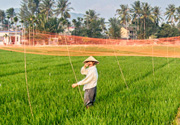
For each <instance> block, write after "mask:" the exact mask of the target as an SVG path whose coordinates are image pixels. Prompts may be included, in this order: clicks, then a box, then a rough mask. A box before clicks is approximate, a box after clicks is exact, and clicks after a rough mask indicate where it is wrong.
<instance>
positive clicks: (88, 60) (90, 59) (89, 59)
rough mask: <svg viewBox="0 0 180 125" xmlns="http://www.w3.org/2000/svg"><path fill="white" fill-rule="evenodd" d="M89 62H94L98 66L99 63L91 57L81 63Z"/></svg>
mask: <svg viewBox="0 0 180 125" xmlns="http://www.w3.org/2000/svg"><path fill="white" fill-rule="evenodd" d="M90 61H92V62H96V64H99V61H97V60H96V59H95V58H94V57H93V56H90V57H88V58H87V59H86V60H84V62H83V63H86V62H90Z"/></svg>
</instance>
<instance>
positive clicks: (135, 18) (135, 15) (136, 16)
mask: <svg viewBox="0 0 180 125" xmlns="http://www.w3.org/2000/svg"><path fill="white" fill-rule="evenodd" d="M131 6H132V9H131V13H132V22H135V23H136V27H137V30H138V31H139V24H140V23H139V22H140V15H141V12H142V11H141V3H140V1H135V2H134V4H132V5H131Z"/></svg>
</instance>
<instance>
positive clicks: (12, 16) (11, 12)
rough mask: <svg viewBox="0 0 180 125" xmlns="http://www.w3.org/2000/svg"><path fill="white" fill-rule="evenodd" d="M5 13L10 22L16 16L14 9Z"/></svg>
mask: <svg viewBox="0 0 180 125" xmlns="http://www.w3.org/2000/svg"><path fill="white" fill-rule="evenodd" d="M6 13H7V15H8V16H10V18H11V22H12V21H13V18H14V16H15V15H16V13H15V11H14V8H9V9H7V10H6Z"/></svg>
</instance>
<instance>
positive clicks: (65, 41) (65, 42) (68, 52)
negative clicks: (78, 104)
mask: <svg viewBox="0 0 180 125" xmlns="http://www.w3.org/2000/svg"><path fill="white" fill-rule="evenodd" d="M64 38H65V43H66V48H67V51H68V57H69V63H70V64H71V68H72V71H73V73H74V77H75V80H76V83H77V82H78V80H77V77H76V73H75V71H74V67H73V64H72V61H71V56H70V53H69V47H68V44H67V40H66V37H65V35H64ZM78 90H79V93H80V95H81V99H82V101H83V102H84V99H83V96H82V93H81V90H80V87H79V86H78Z"/></svg>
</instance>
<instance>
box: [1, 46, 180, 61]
mask: <svg viewBox="0 0 180 125" xmlns="http://www.w3.org/2000/svg"><path fill="white" fill-rule="evenodd" d="M0 49H3V50H9V51H16V52H23V53H24V52H25V51H26V53H31V54H41V55H54V56H68V51H69V54H70V56H115V55H116V56H154V57H172V58H179V57H180V46H152V45H150V46H117V45H88V46H87V45H71V46H66V45H61V46H0Z"/></svg>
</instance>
